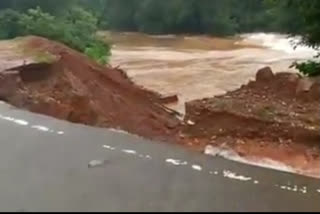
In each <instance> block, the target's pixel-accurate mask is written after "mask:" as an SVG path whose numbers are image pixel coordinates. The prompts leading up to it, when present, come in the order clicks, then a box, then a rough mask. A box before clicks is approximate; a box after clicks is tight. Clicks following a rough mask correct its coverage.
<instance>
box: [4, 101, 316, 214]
mask: <svg viewBox="0 0 320 214" xmlns="http://www.w3.org/2000/svg"><path fill="white" fill-rule="evenodd" d="M0 127H1V134H0V142H1V144H0V153H1V155H0V211H320V203H319V201H320V181H319V180H315V179H312V178H306V177H302V176H298V175H293V174H287V173H282V172H278V171H274V170H268V169H262V168H257V167H253V166H247V165H243V164H240V163H236V162H232V161H228V160H224V159H221V158H212V157H207V156H204V155H200V154H196V153H193V152H189V151H186V150H184V149H182V148H180V147H176V146H173V145H167V144H161V143H154V142H149V141H147V140H143V139H141V138H138V137H135V136H131V135H128V134H125V133H121V132H115V131H107V130H104V129H97V128H90V127H85V126H82V125H74V124H70V123H67V122H63V121H58V120H55V119H51V118H48V117H45V116H40V115H34V114H31V113H27V112H23V111H20V110H16V109H14V108H12V107H9V106H7V105H6V104H0ZM92 160H97V161H100V160H101V161H103V162H104V165H102V166H98V167H93V168H89V167H88V163H89V162H91V161H92Z"/></svg>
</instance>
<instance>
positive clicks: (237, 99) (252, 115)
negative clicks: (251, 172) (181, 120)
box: [183, 68, 320, 176]
mask: <svg viewBox="0 0 320 214" xmlns="http://www.w3.org/2000/svg"><path fill="white" fill-rule="evenodd" d="M319 102H320V84H319V82H317V81H314V80H311V79H306V78H302V77H300V76H299V75H297V74H292V73H278V74H273V73H272V71H271V69H270V68H264V69H262V70H260V71H258V73H257V77H256V81H252V82H250V83H249V84H248V85H244V86H242V87H241V88H240V89H238V90H235V91H231V92H228V93H226V94H225V95H222V96H217V97H213V98H208V99H203V100H196V101H192V102H189V103H187V104H186V117H185V122H186V124H188V125H187V126H185V127H184V130H183V136H184V138H185V139H186V141H187V142H192V146H193V147H197V148H199V149H200V150H203V149H204V147H205V146H207V145H213V146H217V147H220V148H228V149H231V150H233V151H236V152H237V153H238V154H239V155H240V156H245V157H248V158H250V157H260V158H263V157H265V158H269V159H272V160H275V161H279V162H282V163H285V164H288V165H290V166H291V167H294V168H299V169H301V170H311V171H312V172H311V175H313V176H314V175H316V176H319V174H320V165H319V161H320V158H319V156H320V148H319V145H320V109H319V107H320V106H319Z"/></svg>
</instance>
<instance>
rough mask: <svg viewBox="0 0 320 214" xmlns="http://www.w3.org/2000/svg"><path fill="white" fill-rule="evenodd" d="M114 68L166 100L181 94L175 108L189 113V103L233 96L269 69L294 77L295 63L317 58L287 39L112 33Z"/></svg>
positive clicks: (262, 36) (274, 36)
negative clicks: (215, 97)
mask: <svg viewBox="0 0 320 214" xmlns="http://www.w3.org/2000/svg"><path fill="white" fill-rule="evenodd" d="M110 35H111V38H112V42H113V44H114V47H113V51H112V52H113V56H112V59H111V63H112V65H113V66H120V67H121V68H122V69H124V70H125V71H127V73H128V75H129V76H130V77H131V78H132V79H133V80H134V81H135V82H136V83H137V84H139V85H142V86H144V87H146V88H148V89H151V90H154V91H157V92H159V93H161V94H164V95H167V94H178V96H179V99H180V101H179V103H178V104H177V105H174V106H171V107H172V108H175V109H176V110H178V111H180V112H182V113H183V112H184V103H185V102H187V101H190V100H194V99H201V98H205V97H212V96H214V95H219V94H222V93H225V92H226V91H228V90H234V89H236V88H238V87H240V86H241V85H242V84H245V83H247V82H248V81H249V80H250V79H252V78H254V76H255V73H256V71H257V70H258V69H259V68H262V67H264V66H270V67H272V69H273V70H274V71H275V72H280V71H290V72H295V70H294V69H290V68H289V66H290V65H291V64H292V62H294V61H296V60H305V59H310V58H312V57H313V56H314V55H315V54H316V53H315V51H314V50H312V49H310V48H307V47H298V48H296V49H295V48H294V47H293V45H292V44H291V40H290V39H288V38H287V37H286V36H285V35H277V34H265V33H256V34H246V35H239V36H237V37H232V38H212V37H207V36H174V35H167V36H149V35H144V34H138V33H111V34H110Z"/></svg>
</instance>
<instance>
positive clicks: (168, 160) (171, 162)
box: [166, 158, 188, 166]
mask: <svg viewBox="0 0 320 214" xmlns="http://www.w3.org/2000/svg"><path fill="white" fill-rule="evenodd" d="M166 162H167V163H170V164H172V165H175V166H186V165H188V162H186V161H181V160H175V159H170V158H169V159H166Z"/></svg>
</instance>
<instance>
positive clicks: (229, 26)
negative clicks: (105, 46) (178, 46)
mask: <svg viewBox="0 0 320 214" xmlns="http://www.w3.org/2000/svg"><path fill="white" fill-rule="evenodd" d="M294 1H295V2H302V1H303V0H294ZM37 6H40V7H41V8H42V9H43V10H44V11H46V12H49V13H51V14H54V15H59V16H60V15H61V14H63V13H64V12H65V11H66V10H68V8H70V7H74V6H82V7H84V8H86V10H90V11H91V12H92V13H93V14H94V16H95V17H97V21H98V25H99V27H101V28H108V29H112V30H119V31H140V32H146V33H153V34H167V33H193V34H204V33H205V34H213V35H231V34H234V33H241V32H254V31H277V32H287V31H291V30H299V29H300V27H301V19H300V18H299V17H297V11H296V10H295V9H294V8H293V9H292V8H290V9H288V7H287V0H67V1H66V0H46V1H43V0H1V1H0V9H1V8H11V9H14V10H19V11H24V10H27V9H29V8H35V7H37ZM295 8H296V7H295Z"/></svg>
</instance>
